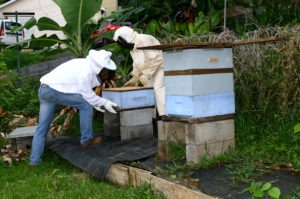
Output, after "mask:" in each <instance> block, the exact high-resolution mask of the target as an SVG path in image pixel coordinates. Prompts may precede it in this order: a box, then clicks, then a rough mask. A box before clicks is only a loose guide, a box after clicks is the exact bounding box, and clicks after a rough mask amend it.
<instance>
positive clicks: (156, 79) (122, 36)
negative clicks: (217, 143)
mask: <svg viewBox="0 0 300 199" xmlns="http://www.w3.org/2000/svg"><path fill="white" fill-rule="evenodd" d="M113 40H114V41H116V42H117V43H118V44H119V45H120V46H121V47H124V48H128V49H130V55H131V57H132V60H133V66H132V67H133V68H132V72H131V75H132V78H131V79H130V80H129V81H128V82H126V83H125V84H124V86H137V85H138V84H139V83H141V84H142V85H143V86H145V87H153V88H154V93H155V100H156V108H157V111H158V115H159V116H163V115H165V114H166V113H165V112H166V111H165V83H164V69H163V55H162V51H161V50H138V49H137V48H139V47H144V46H153V45H160V43H159V41H158V40H157V39H156V38H154V37H153V36H151V35H146V34H139V33H137V32H136V31H134V30H133V29H132V28H129V27H127V26H124V27H121V28H119V29H117V30H116V32H115V34H114V37H113Z"/></svg>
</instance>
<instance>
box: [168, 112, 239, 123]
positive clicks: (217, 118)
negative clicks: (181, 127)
mask: <svg viewBox="0 0 300 199" xmlns="http://www.w3.org/2000/svg"><path fill="white" fill-rule="evenodd" d="M229 119H234V114H228V115H216V116H211V117H203V118H183V117H180V116H163V118H162V120H163V121H173V122H185V123H190V124H197V123H206V122H216V121H221V120H229Z"/></svg>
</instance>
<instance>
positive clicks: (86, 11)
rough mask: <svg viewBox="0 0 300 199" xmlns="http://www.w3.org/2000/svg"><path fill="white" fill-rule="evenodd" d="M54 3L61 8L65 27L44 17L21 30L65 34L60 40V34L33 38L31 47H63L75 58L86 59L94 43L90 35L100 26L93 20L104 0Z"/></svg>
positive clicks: (33, 20)
mask: <svg viewBox="0 0 300 199" xmlns="http://www.w3.org/2000/svg"><path fill="white" fill-rule="evenodd" d="M54 2H55V3H56V4H57V5H58V6H59V7H60V9H61V11H62V14H63V16H64V19H65V20H66V24H65V25H64V26H60V25H59V24H58V23H57V22H55V21H54V20H52V19H51V18H48V17H42V18H40V19H38V20H36V19H35V18H31V19H30V20H28V21H27V22H26V23H25V25H24V26H22V27H20V28H26V29H29V28H32V27H33V26H37V28H38V30H39V31H58V32H59V33H63V35H64V36H65V38H60V37H59V35H58V34H52V35H50V36H47V35H46V34H45V35H42V36H40V37H37V38H35V37H33V38H32V39H31V40H30V47H31V48H34V47H53V46H56V45H58V46H60V45H62V46H63V47H64V48H66V49H67V50H69V51H70V52H72V53H73V54H74V56H75V57H85V56H86V55H87V53H88V51H89V49H90V48H91V46H92V44H93V41H94V39H91V38H90V35H91V34H92V33H93V32H94V31H95V30H96V28H98V25H97V24H95V23H93V22H92V21H91V18H92V17H93V16H94V15H95V14H96V13H97V12H98V11H100V8H101V4H102V0H79V1H74V0H54ZM17 30H18V28H16V29H15V31H17ZM24 42H28V41H24Z"/></svg>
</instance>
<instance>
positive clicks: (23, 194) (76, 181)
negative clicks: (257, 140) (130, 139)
mask: <svg viewBox="0 0 300 199" xmlns="http://www.w3.org/2000/svg"><path fill="white" fill-rule="evenodd" d="M0 176H1V189H0V196H1V199H18V198H20V199H25V198H30V199H33V198H43V199H47V198H51V199H53V198H66V199H70V198H76V199H79V198H80V199H85V198H97V199H98V198H101V199H105V198H109V199H112V198H113V199H117V198H122V199H124V198H137V199H138V198H141V199H144V198H147V199H152V198H153V199H154V198H164V197H163V195H162V193H160V192H158V191H156V190H154V189H152V188H151V186H150V185H143V186H140V187H137V188H133V187H126V186H125V187H121V186H117V185H113V184H111V183H109V182H106V181H105V182H104V181H99V180H97V179H95V178H92V177H90V176H89V175H88V174H86V173H83V172H82V171H81V170H80V169H78V168H76V167H74V166H72V165H71V164H69V163H68V162H67V161H65V160H64V159H62V158H61V157H59V156H58V155H56V154H55V153H53V152H51V151H46V153H45V155H44V160H43V164H41V165H40V166H38V167H34V168H30V167H29V165H28V161H25V162H17V163H14V164H13V165H12V166H8V164H6V163H5V162H2V161H1V162H0Z"/></svg>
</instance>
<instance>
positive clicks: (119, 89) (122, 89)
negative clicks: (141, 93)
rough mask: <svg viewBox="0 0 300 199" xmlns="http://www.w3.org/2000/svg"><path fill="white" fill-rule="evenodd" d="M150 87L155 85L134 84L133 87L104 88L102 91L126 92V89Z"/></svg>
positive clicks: (146, 88) (133, 89)
mask: <svg viewBox="0 0 300 199" xmlns="http://www.w3.org/2000/svg"><path fill="white" fill-rule="evenodd" d="M148 89H153V87H142V86H132V87H116V88H103V90H102V91H113V92H125V91H136V90H148Z"/></svg>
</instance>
